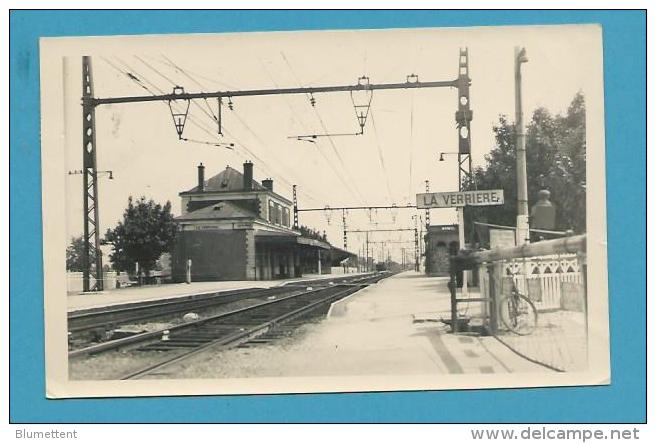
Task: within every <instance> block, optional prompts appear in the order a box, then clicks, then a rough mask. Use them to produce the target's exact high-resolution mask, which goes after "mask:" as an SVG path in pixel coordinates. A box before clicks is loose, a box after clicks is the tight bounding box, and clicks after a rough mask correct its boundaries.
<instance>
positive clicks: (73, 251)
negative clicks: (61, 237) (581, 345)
mask: <svg viewBox="0 0 656 443" xmlns="http://www.w3.org/2000/svg"><path fill="white" fill-rule="evenodd" d="M91 263H92V264H94V263H95V259H94V258H93V257H91ZM66 270H67V271H72V272H82V271H84V238H83V237H82V236H79V237H73V238H72V239H71V243H70V244H69V245H68V247H67V248H66Z"/></svg>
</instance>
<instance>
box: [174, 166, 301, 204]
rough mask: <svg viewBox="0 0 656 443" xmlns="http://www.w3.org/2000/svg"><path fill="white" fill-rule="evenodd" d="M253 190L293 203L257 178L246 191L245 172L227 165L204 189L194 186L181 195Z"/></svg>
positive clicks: (206, 181)
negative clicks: (263, 184)
mask: <svg viewBox="0 0 656 443" xmlns="http://www.w3.org/2000/svg"><path fill="white" fill-rule="evenodd" d="M253 191H260V192H269V193H271V194H273V195H275V196H277V197H279V198H280V199H282V200H284V201H287V202H289V203H291V202H290V201H289V199H288V198H286V197H283V196H282V195H280V194H278V193H276V192H274V191H271V190H269V189H267V188H266V187H264V186H262V184H261V183H259V182H258V181H256V180H252V183H251V190H250V191H246V190H245V189H244V174H243V173H241V172H239V171H237V170H236V169H234V168H233V167H231V166H226V168H225V169H224V170H223V171H221V172H219V173H218V174H216V175H214V176H212V177H210V178H209V179H207V180H205V185H204V188H203V191H200V190H199V189H198V186H194V187H193V188H191V189H189V190H188V191H183V192H181V193H180V195H185V194H196V193H201V192H202V193H217V192H253Z"/></svg>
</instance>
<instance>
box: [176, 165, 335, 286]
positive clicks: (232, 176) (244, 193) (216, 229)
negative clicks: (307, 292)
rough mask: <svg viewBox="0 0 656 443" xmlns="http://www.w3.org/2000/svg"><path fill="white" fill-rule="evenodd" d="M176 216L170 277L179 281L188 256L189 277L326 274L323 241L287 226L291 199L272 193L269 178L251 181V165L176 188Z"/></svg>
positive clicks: (200, 176)
mask: <svg viewBox="0 0 656 443" xmlns="http://www.w3.org/2000/svg"><path fill="white" fill-rule="evenodd" d="M179 195H180V198H181V200H182V205H181V206H182V214H181V215H180V216H179V217H177V218H176V222H177V223H178V229H179V232H178V235H177V238H176V244H175V247H174V252H173V254H172V277H173V280H174V281H184V280H185V276H186V267H187V261H188V260H191V278H192V281H214V280H272V279H280V278H289V277H300V276H301V275H302V274H304V273H330V267H331V261H332V260H333V255H334V254H332V253H331V246H330V244H328V243H327V242H324V241H320V240H317V239H311V238H306V237H302V236H301V234H300V232H298V231H296V230H294V229H292V223H293V221H292V216H293V212H292V211H293V207H292V202H291V201H290V200H289V199H288V198H286V197H284V196H282V195H280V194H278V193H276V192H274V190H273V180H271V179H266V180H262V184H260V183H258V182H257V181H255V180H254V179H253V163H251V162H246V163H244V165H243V171H242V172H239V171H237V170H235V169H233V168H231V167H230V166H227V167H226V168H225V169H224V170H223V171H221V172H220V173H218V174H216V175H214V176H213V177H211V178H210V179H209V180H205V167H204V166H203V164H202V163H201V164H200V165H199V166H198V184H197V185H196V186H195V187H194V188H192V189H190V190H188V191H184V192H181V193H180V194H179Z"/></svg>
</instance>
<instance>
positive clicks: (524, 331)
mask: <svg viewBox="0 0 656 443" xmlns="http://www.w3.org/2000/svg"><path fill="white" fill-rule="evenodd" d="M499 316H500V317H501V322H502V323H503V325H504V326H505V327H506V328H507V329H508V330H509V331H511V332H513V333H515V334H517V335H528V334H530V333H532V332H533V331H534V330H535V328H536V327H537V324H538V312H537V310H536V309H535V305H533V302H532V301H531V300H529V299H528V298H527V297H525V296H524V295H521V294H513V295H509V296H506V297H504V298H502V299H501V302H500V303H499Z"/></svg>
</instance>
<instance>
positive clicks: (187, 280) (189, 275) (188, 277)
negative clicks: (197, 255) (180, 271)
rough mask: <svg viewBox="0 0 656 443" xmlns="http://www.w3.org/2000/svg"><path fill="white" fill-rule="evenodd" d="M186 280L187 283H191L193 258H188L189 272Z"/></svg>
mask: <svg viewBox="0 0 656 443" xmlns="http://www.w3.org/2000/svg"><path fill="white" fill-rule="evenodd" d="M185 282H187V284H190V283H191V259H190V258H188V259H187V272H186V278H185Z"/></svg>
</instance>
